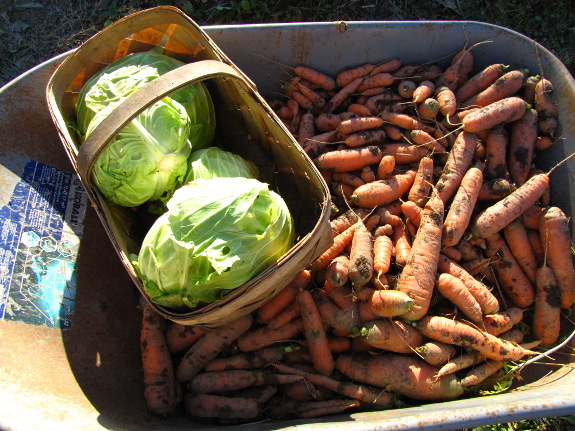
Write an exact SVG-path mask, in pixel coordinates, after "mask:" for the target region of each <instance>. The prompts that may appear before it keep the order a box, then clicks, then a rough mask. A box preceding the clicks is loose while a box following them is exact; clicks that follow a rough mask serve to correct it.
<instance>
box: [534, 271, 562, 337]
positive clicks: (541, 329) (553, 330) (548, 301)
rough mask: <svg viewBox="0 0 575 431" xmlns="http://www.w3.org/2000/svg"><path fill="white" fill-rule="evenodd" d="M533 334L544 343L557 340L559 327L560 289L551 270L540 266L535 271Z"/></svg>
mask: <svg viewBox="0 0 575 431" xmlns="http://www.w3.org/2000/svg"><path fill="white" fill-rule="evenodd" d="M536 276H537V277H536V281H535V286H536V293H535V304H534V307H533V308H534V311H533V336H534V337H535V338H536V339H538V340H541V342H542V343H543V344H544V345H550V344H554V343H556V342H557V340H558V339H559V335H560V329H561V323H560V319H561V289H560V288H559V285H558V284H557V280H556V278H555V274H554V272H553V270H552V269H551V268H550V267H548V266H542V267H540V268H538V269H537V273H536Z"/></svg>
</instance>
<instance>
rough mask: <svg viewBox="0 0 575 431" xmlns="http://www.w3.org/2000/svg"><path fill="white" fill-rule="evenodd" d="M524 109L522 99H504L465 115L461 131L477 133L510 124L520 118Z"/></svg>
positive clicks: (524, 105) (524, 104)
mask: <svg viewBox="0 0 575 431" xmlns="http://www.w3.org/2000/svg"><path fill="white" fill-rule="evenodd" d="M526 109H527V104H526V103H525V101H524V100H523V99H522V98H520V97H515V96H512V97H506V98H504V99H501V100H498V101H496V102H493V103H490V104H488V105H486V106H484V107H482V108H481V109H478V110H477V111H473V112H471V113H469V114H468V115H466V116H465V117H464V118H463V120H462V124H463V130H465V131H467V132H479V131H481V130H486V129H491V128H493V127H496V126H499V125H502V124H505V123H510V122H512V121H515V120H518V119H519V118H521V117H522V116H523V114H525V111H526Z"/></svg>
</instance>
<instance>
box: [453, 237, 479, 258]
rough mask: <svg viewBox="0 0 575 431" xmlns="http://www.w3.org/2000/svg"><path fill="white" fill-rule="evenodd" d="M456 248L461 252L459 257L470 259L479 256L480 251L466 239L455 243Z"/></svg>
mask: <svg viewBox="0 0 575 431" xmlns="http://www.w3.org/2000/svg"><path fill="white" fill-rule="evenodd" d="M456 247H457V250H459V252H460V253H461V259H463V260H472V259H476V258H478V257H481V256H482V255H481V252H480V251H479V250H478V249H477V247H475V246H474V245H473V244H471V243H470V242H469V241H467V240H466V239H461V240H460V241H459V242H458V243H457V245H456Z"/></svg>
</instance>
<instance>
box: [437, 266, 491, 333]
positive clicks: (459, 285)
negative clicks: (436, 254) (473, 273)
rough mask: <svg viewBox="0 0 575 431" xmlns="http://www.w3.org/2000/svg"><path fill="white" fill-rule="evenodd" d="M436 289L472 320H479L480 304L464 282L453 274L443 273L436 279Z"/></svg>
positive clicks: (480, 315)
mask: <svg viewBox="0 0 575 431" xmlns="http://www.w3.org/2000/svg"><path fill="white" fill-rule="evenodd" d="M436 285H437V290H438V292H439V293H441V294H442V295H443V296H444V297H445V298H447V299H448V300H449V301H451V303H453V305H455V306H456V307H457V308H458V309H459V310H461V312H463V314H465V315H466V316H467V317H468V318H469V319H471V320H472V321H474V322H481V319H482V317H483V315H482V312H481V306H480V305H479V303H478V302H477V300H476V299H475V298H474V297H473V295H471V292H469V290H468V289H467V287H466V286H465V284H463V282H462V281H461V280H459V279H458V278H456V277H454V276H453V275H450V274H447V273H443V274H440V275H439V278H438V279H437V284H436Z"/></svg>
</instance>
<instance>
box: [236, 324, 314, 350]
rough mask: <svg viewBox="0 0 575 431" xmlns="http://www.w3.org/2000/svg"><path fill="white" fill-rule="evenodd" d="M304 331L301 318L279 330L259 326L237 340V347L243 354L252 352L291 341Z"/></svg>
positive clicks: (267, 326)
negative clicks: (280, 342)
mask: <svg viewBox="0 0 575 431" xmlns="http://www.w3.org/2000/svg"><path fill="white" fill-rule="evenodd" d="M302 330H303V320H302V318H301V317H298V318H296V319H293V320H291V321H290V322H288V323H286V324H285V325H283V326H281V327H279V328H270V327H269V325H263V326H258V327H255V328H252V329H251V330H249V331H247V332H246V333H244V334H243V335H241V336H240V337H239V338H238V339H237V346H238V349H239V350H240V351H241V352H252V351H254V350H258V349H261V348H263V347H267V346H271V345H272V344H274V343H277V342H279V341H287V340H290V339H291V338H293V337H294V336H295V335H296V334H298V333H300V332H301V331H302Z"/></svg>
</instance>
